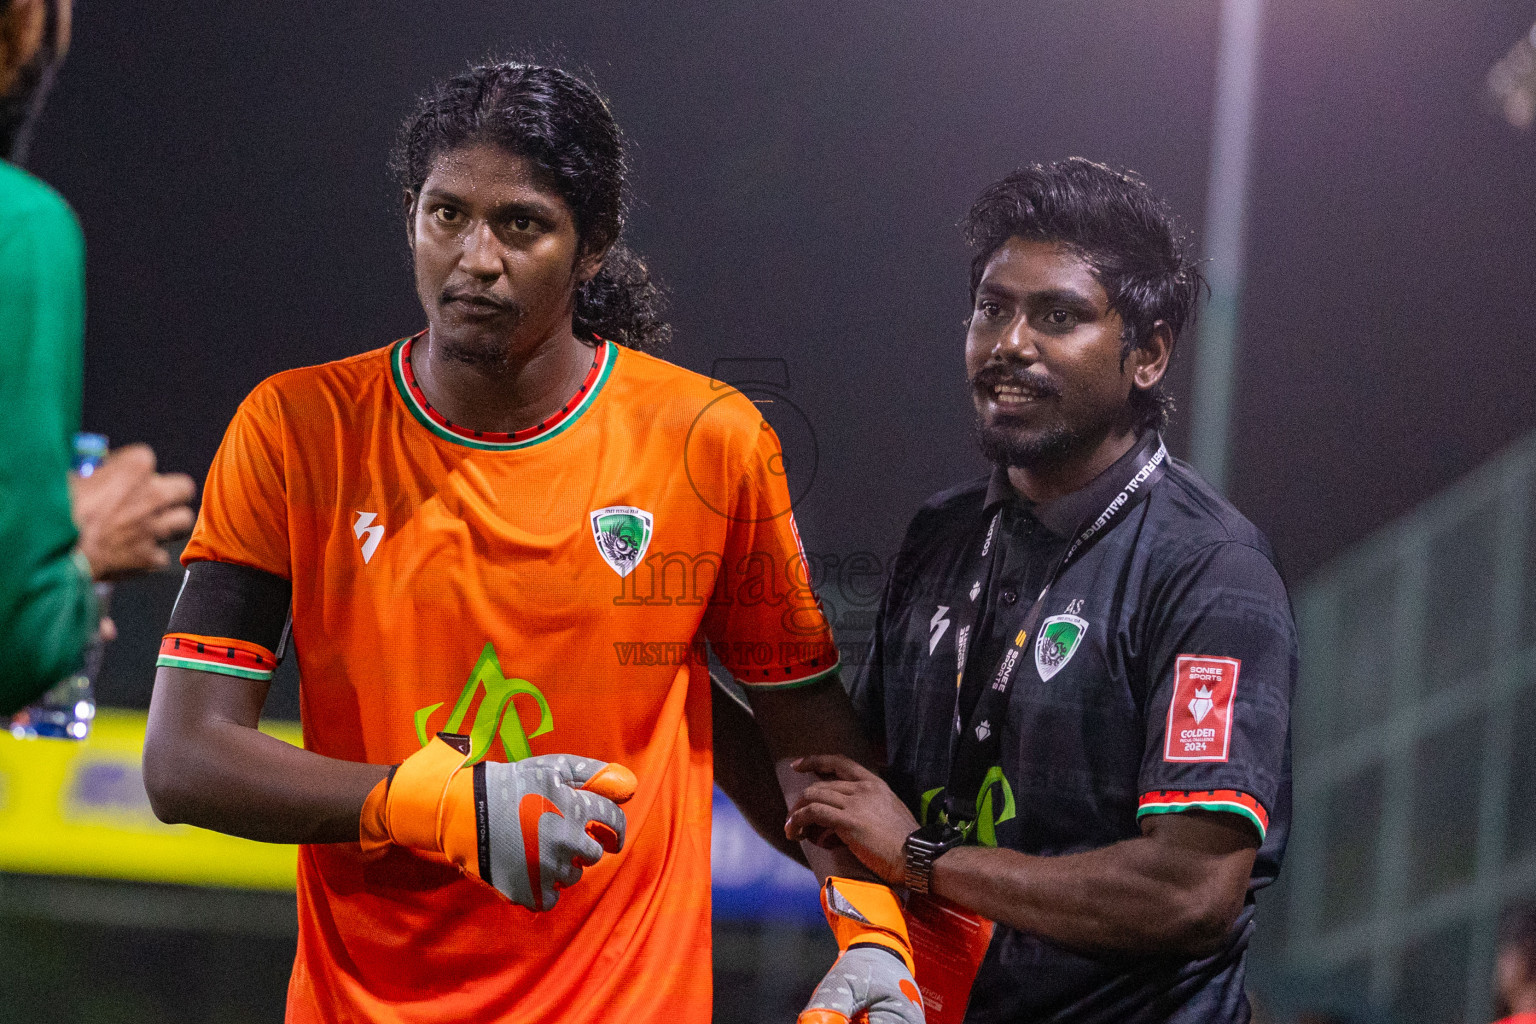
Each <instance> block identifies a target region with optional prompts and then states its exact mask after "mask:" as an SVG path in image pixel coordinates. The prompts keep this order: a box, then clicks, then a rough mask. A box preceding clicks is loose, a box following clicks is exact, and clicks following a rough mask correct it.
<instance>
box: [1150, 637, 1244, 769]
mask: <svg viewBox="0 0 1536 1024" xmlns="http://www.w3.org/2000/svg"><path fill="white" fill-rule="evenodd" d="M1242 667H1243V663H1242V662H1241V661H1239V660H1238V659H1236V658H1216V657H1211V656H1209V655H1203V654H1181V655H1179V657H1178V660H1177V661H1176V662H1175V664H1174V680H1173V701H1172V703H1170V704H1169V706H1168V736H1167V738H1166V740H1165V741H1164V746H1163V760H1164V761H1225V760H1226V759H1227V753H1228V751H1229V750H1230V748H1231V746H1232V701H1233V699H1234V698H1235V697H1236V696H1237V673H1238V670H1239V669H1241V668H1242Z"/></svg>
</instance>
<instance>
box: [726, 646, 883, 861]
mask: <svg viewBox="0 0 1536 1024" xmlns="http://www.w3.org/2000/svg"><path fill="white" fill-rule="evenodd" d="M747 695H748V699H749V700H750V701H751V703H752V713H753V716H754V717H755V718H756V719H757V723H758V725H759V726H760V727H761V728H762V732H763V738H764V739H765V740H766V741H767V743H768V749H769V752H770V753H771V754H772V756H773V761H774V773H775V774H776V775H777V776H778V780H779V786H780V788H781V789H782V790H783V791H784V799H785V802H786V806H789V807H793V806H794V805H795V802H796V801H797V800H798V799H799V798H800V794H801V793H802V792H804V791H805V788H806V786H808V785H810V784H811V783H812V782H814V781H815V780H816V777H815V776H813V775H807V774H805V773H803V772H798V771H795V769H794V767H793V765H794V762H795V761H796V760H797V759H798V758H801V757H805V756H807V755H810V754H843V755H845V756H847V757H849V758H852V759H853V760H855V761H857V762H859V763H860V764H862V765H864V766H866V767H869V768H875V767H876V766H875V764H874V752H873V750H872V749H871V747H870V744H869V741H868V740H867V739H866V738H865V736H864V734H863V733H862V732H861V731H860V730H859V727H858V721H857V720H856V719H855V717H854V713H853V706H852V704H850V703H849V701H848V695H847V694H846V693H845V692H844V691H843V686H842V682H841V681H840V680H839V679H837V677H836V676H833V677H832V678H830V679H829V680H827V681H825V682H822V683H817V684H814V685H811V686H807V687H803V688H800V689H793V690H762V691H758V690H750V689H749V690H748V691H747ZM832 838H833V839H834V840H835V839H836V837H832ZM800 848H801V850H803V851H804V853H805V858H806V861H807V862H808V863H809V864H810V867H811V870H812V871H814V872H816V877H817V878H818V879H819V880H822V881H825V880H826V879H827V877H828V876H829V875H840V876H843V877H845V878H873V877H874V875H873V874H872V873H870V871H869V870H868V869H866V868H865V867H864V866H863V865H862V864H860V863H859V859H858V858H857V857H855V856H854V855H853V854H852V852H850V851H849V850H848V848H847V847H845V846H842V845H841V843H840V842H838V843H837V844H836V845H835V846H833V847H832V848H826V847H822V846H818V845H816V844H815V843H812V842H803V843H801V844H800Z"/></svg>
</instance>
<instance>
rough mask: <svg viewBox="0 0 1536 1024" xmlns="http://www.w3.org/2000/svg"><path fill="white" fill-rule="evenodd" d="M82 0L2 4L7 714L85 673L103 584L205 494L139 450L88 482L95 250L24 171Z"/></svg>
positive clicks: (3, 668)
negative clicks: (74, 471) (85, 404)
mask: <svg viewBox="0 0 1536 1024" xmlns="http://www.w3.org/2000/svg"><path fill="white" fill-rule="evenodd" d="M70 13H71V12H70V0H0V157H3V158H4V159H0V408H3V409H5V411H6V414H7V418H8V420H9V422H8V424H7V426H6V429H5V432H4V436H3V440H0V715H9V714H10V713H12V712H14V711H16V710H18V709H19V708H21V707H24V706H25V705H26V704H28V703H29V702H30V701H32V700H33V699H34V698H36V697H37V696H39V695H40V694H41V693H42V692H43V691H44V690H46V689H48V688H49V687H50V686H52V685H53V684H54V683H55V682H57V681H58V680H59V679H61V678H62V677H64V676H65V675H67V674H68V673H69V672H71V671H72V670H74V669H75V668H77V667H78V666H79V665H80V663H81V661H82V659H83V657H84V654H85V649H86V647H87V645H88V644H89V643H90V642H91V640H92V638H93V637H94V636H95V635H96V634H97V632H98V630H101V631H102V632H103V633H104V635H105V637H106V638H107V639H110V637H111V632H112V626H111V622H110V620H107V619H104V618H103V617H102V615H101V610H100V609H98V608H97V605H96V598H95V593H94V586H93V584H94V583H95V582H96V581H100V580H111V579H120V578H122V577H124V576H130V575H133V574H135V573H140V572H148V571H152V570H154V569H158V568H161V567H162V566H164V565H166V564H168V562H169V556H168V555H167V554H166V553H165V551H164V550H162V548H161V547H160V543H161V541H164V540H166V539H169V538H170V537H173V536H176V535H177V534H180V533H184V532H186V531H187V530H189V529H190V528H191V526H192V510H191V509H190V508H189V507H188V504H187V503H188V502H189V501H190V500H191V498H192V495H193V492H194V488H193V484H192V480H191V478H190V477H187V476H185V475H184V474H179V473H178V474H162V473H157V472H155V456H154V453H153V452H152V451H151V450H150V449H149V448H148V447H147V446H145V445H130V446H128V447H125V448H122V449H119V450H118V451H116V452H113V453H112V454H111V455H109V456H108V458H107V460H106V462H105V463H103V464H102V466H101V467H100V469H98V470H97V471H96V472H95V473H93V474H92V475H91V476H90V477H87V478H84V479H81V478H79V477H73V476H71V475H70V472H69V470H70V464H71V461H72V454H73V447H74V442H73V438H74V434H75V432H76V431H77V430H78V429H79V427H80V402H81V380H80V375H81V362H82V358H83V338H84V323H85V245H84V239H83V237H82V235H81V233H80V225H79V223H78V222H77V221H76V219H75V215H74V212H73V211H72V210H71V209H70V208H69V204H68V203H66V202H65V201H64V199H63V198H62V197H60V196H59V194H58V193H56V192H54V191H53V189H51V188H49V187H48V186H47V185H45V184H43V182H41V181H39V180H38V179H37V178H35V177H33V176H32V175H30V174H28V173H27V172H26V171H24V170H22V169H21V168H20V167H19V166H17V164H18V163H19V162H20V160H21V159H22V158H24V157H25V151H26V144H27V141H28V138H29V132H30V128H31V125H32V123H33V122H34V121H35V118H36V114H37V111H38V109H39V108H40V106H41V103H42V98H43V96H44V94H46V92H47V88H48V85H49V84H50V82H51V81H52V78H53V70H54V68H55V67H57V65H58V62H59V60H60V59H61V58H62V57H63V55H64V51H65V49H66V48H67V47H68V45H69V33H70Z"/></svg>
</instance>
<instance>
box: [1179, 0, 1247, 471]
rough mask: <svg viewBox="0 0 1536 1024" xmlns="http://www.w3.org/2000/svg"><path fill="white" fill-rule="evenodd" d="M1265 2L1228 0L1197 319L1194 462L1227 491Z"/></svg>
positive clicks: (1219, 59)
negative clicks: (1201, 307)
mask: <svg viewBox="0 0 1536 1024" xmlns="http://www.w3.org/2000/svg"><path fill="white" fill-rule="evenodd" d="M1263 7H1264V3H1263V0H1222V3H1221V44H1220V50H1219V51H1218V53H1217V57H1216V118H1215V124H1214V125H1213V128H1212V132H1211V171H1210V180H1209V183H1208V185H1207V188H1206V203H1205V245H1204V246H1203V251H1204V253H1205V274H1206V280H1207V281H1208V282H1209V283H1210V286H1211V296H1210V301H1209V302H1208V303H1207V305H1206V308H1205V311H1204V312H1203V313H1202V314H1201V316H1200V319H1199V320H1198V321H1197V323H1198V324H1199V328H1200V329H1199V335H1198V337H1197V340H1196V345H1195V384H1194V421H1193V423H1192V424H1191V430H1192V434H1193V438H1192V445H1191V461H1193V462H1194V465H1195V468H1196V469H1198V470H1199V471H1200V473H1201V475H1202V476H1204V477H1205V478H1206V480H1208V481H1210V483H1211V485H1212V486H1213V487H1215V488H1216V489H1217V490H1221V491H1224V490H1226V486H1227V446H1228V443H1229V441H1230V439H1231V409H1232V377H1233V371H1234V369H1235V367H1236V364H1237V358H1236V355H1237V315H1238V305H1239V301H1240V299H1241V298H1242V289H1243V250H1244V241H1245V239H1244V233H1245V227H1246V224H1245V222H1246V220H1247V214H1248V169H1249V164H1250V163H1251V158H1252V152H1253V111H1254V100H1255V96H1256V94H1257V92H1258V77H1259V76H1258V64H1259V27H1260V22H1261V21H1262V15H1263Z"/></svg>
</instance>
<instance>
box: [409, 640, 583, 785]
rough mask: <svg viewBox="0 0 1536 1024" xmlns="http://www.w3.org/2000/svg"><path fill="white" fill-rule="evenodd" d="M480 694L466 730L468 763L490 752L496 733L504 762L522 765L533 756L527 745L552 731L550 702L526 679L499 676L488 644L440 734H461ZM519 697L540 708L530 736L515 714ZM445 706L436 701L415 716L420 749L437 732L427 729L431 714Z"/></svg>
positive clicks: (494, 655)
mask: <svg viewBox="0 0 1536 1024" xmlns="http://www.w3.org/2000/svg"><path fill="white" fill-rule="evenodd" d="M481 691H484V694H485V695H484V696H483V697H481V698H480V706H479V707H478V708H476V709H475V721H474V724H472V725H471V726H470V727H469V744H470V749H469V760H470V763H474V762H477V761H479V760H480V759H481V758H483V757H484V756H485V755H486V754H487V753H489V752H490V749H491V744H492V743H494V742H495V741H496V736H497V734H498V733H499V734H500V735H501V745H502V746H503V747H505V748H506V750H507V760H509V761H521V760H522V759H523V758H525V757H531V756H533V751H532V750H531V749H530V748H529V746H528V741H529V740H530V739H533V738H534V737H535V736H543V735H544V734H545V733H547V732H549V731H550V730H551V729H553V728H554V727H555V716H554V715H553V714H551V713H550V710H549V701H547V700H545V699H544V695H543V694H542V693H540V692H539V688H538V687H537V686H534V685H533V684H532V683H530V682H529V681H528V680H526V679H508V678H507V677H506V676H504V675H502V674H501V662H499V661H497V660H496V648H494V647H492V646H491V645H490V644H486V645H485V650H483V651H481V652H480V659H479V660H478V661H476V662H475V667H474V669H473V670H472V671H471V672H470V673H469V679H468V680H467V681H466V682H465V683H464V690H463V692H461V693H460V694H459V700H458V703H456V704H454V706H453V710H452V711H451V712H449V714H448V721H447V722H445V723H443V727H442V729H441V731H442V732H460V731H461V730H462V729H463V728H464V716H465V715H466V714H468V712H469V705H470V703H471V702H472V701H473V700H474V699H475V694H476V693H479V692H481ZM520 694H521V695H523V696H526V697H532V698H533V700H534V702H535V703H536V704H538V707H539V724H538V727H537V728H536V729H534V730H533V732H532V733H528V732H525V731H524V729H523V720H522V718H521V717H520V716H519V715H518V713H517V702H516V701H515V700H514V699H513V698H514V697H517V696H518V695H520ZM444 703H445V702H444V701H438V702H437V703H436V704H432V705H429V706H427V707H424V708H422V709H421V710H420V711H417V712H416V738H417V739H418V740H420V741H421V745H422V746H426V745H427V743H428V742H430V741H431V739H432V734H433V733H434V732H437V731H439V730H436V729H429V728H428V725H429V722H430V720H431V718H432V714H433V712H435V711H436V710H437V709H438V708H440V707H442V706H443V704H444Z"/></svg>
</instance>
